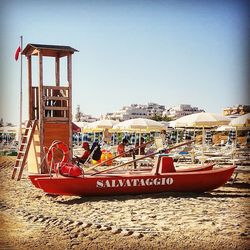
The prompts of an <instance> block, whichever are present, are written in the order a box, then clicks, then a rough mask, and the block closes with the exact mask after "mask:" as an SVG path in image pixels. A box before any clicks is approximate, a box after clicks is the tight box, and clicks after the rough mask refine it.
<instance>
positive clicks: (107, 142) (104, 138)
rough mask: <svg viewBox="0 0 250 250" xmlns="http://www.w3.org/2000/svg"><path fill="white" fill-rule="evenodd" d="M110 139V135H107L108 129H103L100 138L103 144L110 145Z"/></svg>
mask: <svg viewBox="0 0 250 250" xmlns="http://www.w3.org/2000/svg"><path fill="white" fill-rule="evenodd" d="M111 138H112V134H111V133H109V130H108V129H105V130H104V131H103V137H102V141H103V143H106V144H110V143H111Z"/></svg>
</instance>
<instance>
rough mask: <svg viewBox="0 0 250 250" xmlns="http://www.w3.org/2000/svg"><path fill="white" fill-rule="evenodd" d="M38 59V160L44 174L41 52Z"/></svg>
mask: <svg viewBox="0 0 250 250" xmlns="http://www.w3.org/2000/svg"><path fill="white" fill-rule="evenodd" d="M38 58H39V60H38V61H39V65H38V68H39V87H38V92H39V94H38V95H39V132H40V159H41V173H44V163H43V158H44V152H43V146H44V138H43V135H44V100H43V56H42V53H41V51H39V52H38Z"/></svg>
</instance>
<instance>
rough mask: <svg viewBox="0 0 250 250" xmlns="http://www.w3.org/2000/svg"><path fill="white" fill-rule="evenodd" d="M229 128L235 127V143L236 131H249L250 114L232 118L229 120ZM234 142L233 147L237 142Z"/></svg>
mask: <svg viewBox="0 0 250 250" xmlns="http://www.w3.org/2000/svg"><path fill="white" fill-rule="evenodd" d="M229 125H230V126H233V127H235V129H236V133H235V138H236V141H237V131H238V130H249V129H250V113H247V114H245V115H241V116H239V117H237V118H234V119H232V120H231V122H230V123H229ZM236 141H235V147H236V144H237V142H236Z"/></svg>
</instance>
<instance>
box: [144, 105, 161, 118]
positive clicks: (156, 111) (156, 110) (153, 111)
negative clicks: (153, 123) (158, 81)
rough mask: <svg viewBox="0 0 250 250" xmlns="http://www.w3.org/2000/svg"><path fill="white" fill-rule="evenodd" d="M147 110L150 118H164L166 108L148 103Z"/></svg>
mask: <svg viewBox="0 0 250 250" xmlns="http://www.w3.org/2000/svg"><path fill="white" fill-rule="evenodd" d="M146 109H147V116H148V117H154V116H162V115H163V112H164V111H165V106H164V105H159V104H157V103H153V102H150V103H148V105H147V108H146Z"/></svg>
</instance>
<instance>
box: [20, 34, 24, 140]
mask: <svg viewBox="0 0 250 250" xmlns="http://www.w3.org/2000/svg"><path fill="white" fill-rule="evenodd" d="M20 46H21V62H20V114H19V115H20V124H19V126H20V127H19V143H20V144H19V145H21V138H22V116H23V112H22V111H23V56H22V50H23V36H20Z"/></svg>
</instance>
